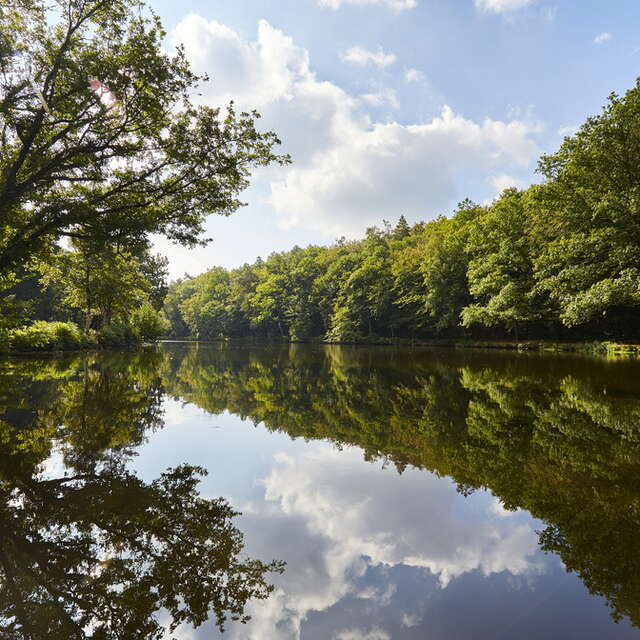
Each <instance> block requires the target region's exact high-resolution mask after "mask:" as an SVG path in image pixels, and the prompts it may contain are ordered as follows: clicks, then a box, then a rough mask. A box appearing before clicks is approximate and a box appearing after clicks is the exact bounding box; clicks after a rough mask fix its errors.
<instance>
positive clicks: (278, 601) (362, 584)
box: [0, 343, 640, 640]
mask: <svg viewBox="0 0 640 640" xmlns="http://www.w3.org/2000/svg"><path fill="white" fill-rule="evenodd" d="M0 461H1V464H0V469H1V482H0V491H1V492H2V498H1V503H0V504H1V507H0V508H1V510H2V511H1V513H0V637H2V638H29V639H40V638H42V639H44V638H47V639H50V638H54V639H57V638H64V639H65V640H66V639H67V638H96V639H97V638H136V639H147V638H149V639H151V638H177V639H180V640H187V639H193V640H196V639H198V640H201V639H204V638H219V637H224V638H231V639H238V640H240V639H242V640H244V639H255V640H259V639H265V640H267V639H268V640H271V639H276V640H280V639H282V640H289V639H291V640H294V639H299V638H301V639H302V640H332V639H333V640H391V639H394V640H395V639H401V640H402V639H407V640H409V639H411V640H413V639H416V640H417V639H425V638H428V639H429V640H454V639H455V640H458V639H460V640H467V639H477V640H489V639H491V640H511V639H517V640H529V639H536V640H537V639H546V640H549V639H556V638H558V639H563V640H565V639H572V638H575V639H580V640H587V639H593V640H601V639H607V640H618V639H620V640H622V639H626V638H635V639H640V628H638V625H640V361H633V360H618V361H613V360H602V359H595V358H586V357H574V356H566V355H565V356H540V355H532V354H518V353H499V352H483V351H456V350H448V351H445V350H427V349H424V350H410V349H393V348H387V347H372V348H365V347H361V348H357V347H350V348H347V347H335V346H326V347H325V346H319V345H318V346H312V345H291V346H288V345H287V346H284V345H277V346H248V345H243V346H228V345H224V344H208V345H207V344H199V345H198V344H186V343H165V344H163V345H161V346H159V347H158V348H156V349H150V350H148V351H144V352H139V353H123V352H101V353H95V354H92V353H77V354H62V355H45V356H42V355H39V356H20V357H11V358H4V359H3V360H1V361H0ZM240 513H241V515H240ZM249 616H250V619H245V618H247V617H249ZM234 618H240V619H243V620H244V623H242V622H241V621H238V620H234ZM221 628H224V633H223V632H221V630H220V629H221Z"/></svg>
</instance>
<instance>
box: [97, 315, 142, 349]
mask: <svg viewBox="0 0 640 640" xmlns="http://www.w3.org/2000/svg"><path fill="white" fill-rule="evenodd" d="M98 342H99V343H100V346H101V347H105V348H106V349H115V348H117V347H129V346H133V345H136V344H139V343H140V338H139V337H138V334H137V332H136V331H135V329H134V327H133V326H131V324H129V323H128V322H126V321H125V320H120V319H116V320H114V321H113V322H111V324H107V325H104V326H103V327H102V328H101V329H100V331H99V332H98Z"/></svg>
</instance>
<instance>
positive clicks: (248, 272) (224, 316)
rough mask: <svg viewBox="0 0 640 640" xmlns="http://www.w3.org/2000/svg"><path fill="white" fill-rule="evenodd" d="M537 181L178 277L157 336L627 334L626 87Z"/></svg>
mask: <svg viewBox="0 0 640 640" xmlns="http://www.w3.org/2000/svg"><path fill="white" fill-rule="evenodd" d="M538 173H539V174H540V176H541V178H542V181H541V182H540V183H539V184H533V185H531V186H530V187H529V188H528V189H525V190H518V189H507V190H506V191H504V192H503V193H502V194H501V195H500V196H499V197H498V198H497V199H496V200H495V201H494V202H492V203H491V204H485V205H479V204H475V203H473V202H471V201H470V200H468V199H467V200H465V201H464V202H462V203H461V204H460V205H458V208H457V210H456V211H455V212H454V213H453V215H452V216H451V217H444V216H441V217H439V218H437V219H435V220H432V221H429V222H420V223H417V224H413V225H409V224H408V223H407V221H406V220H405V218H404V216H402V215H400V217H399V220H398V222H397V224H395V225H391V224H389V223H388V222H385V223H384V226H382V228H376V227H373V228H370V229H367V232H366V236H365V237H364V238H363V239H362V240H359V241H346V240H344V239H340V240H338V241H337V242H336V243H335V244H334V245H332V246H330V247H320V246H309V247H307V248H300V247H295V248H293V249H292V250H291V251H287V252H283V253H274V254H272V255H270V256H269V257H268V258H267V259H266V260H262V259H258V260H257V261H256V262H255V263H254V264H252V265H244V266H242V267H240V268H237V269H232V270H225V269H222V268H219V267H215V268H212V269H210V270H209V271H207V272H206V273H204V274H202V275H199V276H197V277H195V278H189V277H185V278H184V279H181V280H179V281H178V282H174V283H173V284H172V285H171V286H170V287H169V291H168V294H167V297H166V301H165V306H164V309H165V313H166V316H167V317H168V319H169V321H170V323H171V335H172V336H176V337H182V336H194V337H197V338H205V339H215V338H218V337H241V336H256V337H262V338H276V339H291V340H305V339H309V338H322V339H324V340H326V341H329V342H357V341H366V340H375V339H376V338H380V337H383V338H397V337H404V338H415V337H424V338H435V337H438V336H441V337H460V338H464V337H474V338H482V339H491V338H510V339H515V340H521V339H531V338H546V339H553V340H572V339H574V340H592V339H617V340H637V339H638V338H640V323H639V321H638V314H637V310H638V305H640V279H639V275H640V84H636V86H635V87H633V88H632V89H631V90H630V91H628V92H627V93H626V95H624V96H622V97H619V96H616V95H615V94H613V95H611V96H610V97H609V100H608V104H607V105H606V106H605V108H604V109H603V111H602V113H601V114H599V115H597V116H594V117H591V118H589V119H588V120H587V121H586V122H585V123H584V125H583V126H582V127H581V128H580V129H579V130H578V131H577V133H576V134H575V135H573V136H570V137H566V138H565V139H564V141H563V143H562V145H561V146H560V148H559V150H558V151H557V152H556V153H553V154H548V155H543V156H542V157H541V159H540V161H539V163H538ZM392 213H393V212H390V214H392ZM396 215H397V214H396ZM390 217H391V216H390Z"/></svg>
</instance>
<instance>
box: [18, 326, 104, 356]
mask: <svg viewBox="0 0 640 640" xmlns="http://www.w3.org/2000/svg"><path fill="white" fill-rule="evenodd" d="M91 345H92V340H91V337H90V336H87V335H84V334H83V333H82V332H81V331H80V329H79V328H78V327H77V326H76V325H75V324H73V323H72V322H47V321H44V320H37V321H36V322H34V323H33V324H31V325H29V326H26V327H18V328H16V329H12V330H10V331H9V332H8V334H7V340H6V346H7V347H8V350H9V351H57V350H73V349H83V348H86V347H89V346H91Z"/></svg>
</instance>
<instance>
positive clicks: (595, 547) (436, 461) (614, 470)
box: [167, 345, 640, 626]
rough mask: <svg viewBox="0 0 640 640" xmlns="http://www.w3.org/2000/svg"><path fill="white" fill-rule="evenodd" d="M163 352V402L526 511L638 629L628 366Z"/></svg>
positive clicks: (638, 401) (464, 356) (321, 351)
mask: <svg viewBox="0 0 640 640" xmlns="http://www.w3.org/2000/svg"><path fill="white" fill-rule="evenodd" d="M174 356H175V357H174V360H173V361H172V362H173V366H172V369H171V371H170V372H169V373H168V376H167V389H168V391H169V392H170V393H171V394H172V395H173V396H174V397H176V398H180V399H182V400H188V401H190V402H193V403H194V404H196V405H198V406H200V407H202V408H203V409H205V410H206V411H209V412H211V413H220V412H222V411H224V410H228V411H230V412H231V413H234V414H236V415H240V416H246V417H249V418H250V419H251V420H253V421H254V422H255V423H258V422H263V423H264V424H265V425H266V426H267V428H269V429H271V430H278V431H283V432H286V433H288V434H289V435H291V436H294V437H304V438H309V439H316V438H318V439H330V440H332V441H333V442H334V443H336V444H337V445H339V446H340V445H343V444H352V445H357V446H358V447H360V448H362V449H363V450H364V452H365V456H366V458H367V459H369V460H374V459H384V460H386V461H388V462H389V463H393V464H395V465H396V467H397V469H398V470H399V471H400V472H402V470H403V469H404V468H405V467H407V466H408V465H411V466H413V467H416V468H420V469H428V470H431V471H434V472H435V473H436V474H438V475H441V476H449V477H451V478H453V479H454V480H455V481H456V482H457V483H458V486H459V490H460V491H461V492H462V493H470V492H472V491H474V490H475V489H478V488H488V489H490V490H491V491H492V492H493V493H494V494H495V495H496V496H497V497H498V498H499V499H500V500H501V501H502V502H503V503H504V505H505V507H506V508H507V509H516V508H523V509H526V510H528V511H529V512H530V513H531V514H533V515H534V516H535V517H537V518H540V519H542V520H544V521H545V523H546V527H545V528H544V530H543V531H541V532H540V543H541V546H542V548H543V549H545V550H547V551H550V552H554V553H557V554H559V556H560V557H561V559H562V561H563V562H564V564H565V566H566V568H567V569H568V570H569V571H574V572H576V573H577V574H578V575H579V576H580V578H581V579H582V580H583V582H584V584H585V585H586V587H587V588H588V589H589V591H590V592H591V593H592V594H597V595H602V596H604V597H605V598H606V599H607V601H608V603H609V605H610V607H611V608H612V612H613V615H614V617H620V616H628V617H629V619H630V620H631V621H632V622H633V623H634V624H635V625H637V626H638V625H640V604H639V603H640V554H639V553H638V548H637V547H638V543H639V541H640V375H639V374H640V363H638V362H633V361H627V362H607V361H597V360H589V359H581V358H572V357H562V358H554V357H538V356H524V355H523V356H519V355H517V354H512V355H499V354H486V353H478V352H473V353H462V352H455V351H446V352H435V351H428V352H422V354H420V353H413V354H411V353H408V352H407V351H406V350H405V351H402V350H392V349H386V348H377V349H375V348H374V349H363V348H360V349H350V348H339V347H327V348H320V347H305V346H296V345H294V346H292V347H290V348H264V349H246V348H244V349H228V348H225V347H220V348H218V347H201V348H191V349H188V350H185V349H184V348H179V347H176V348H175V350H174Z"/></svg>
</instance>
